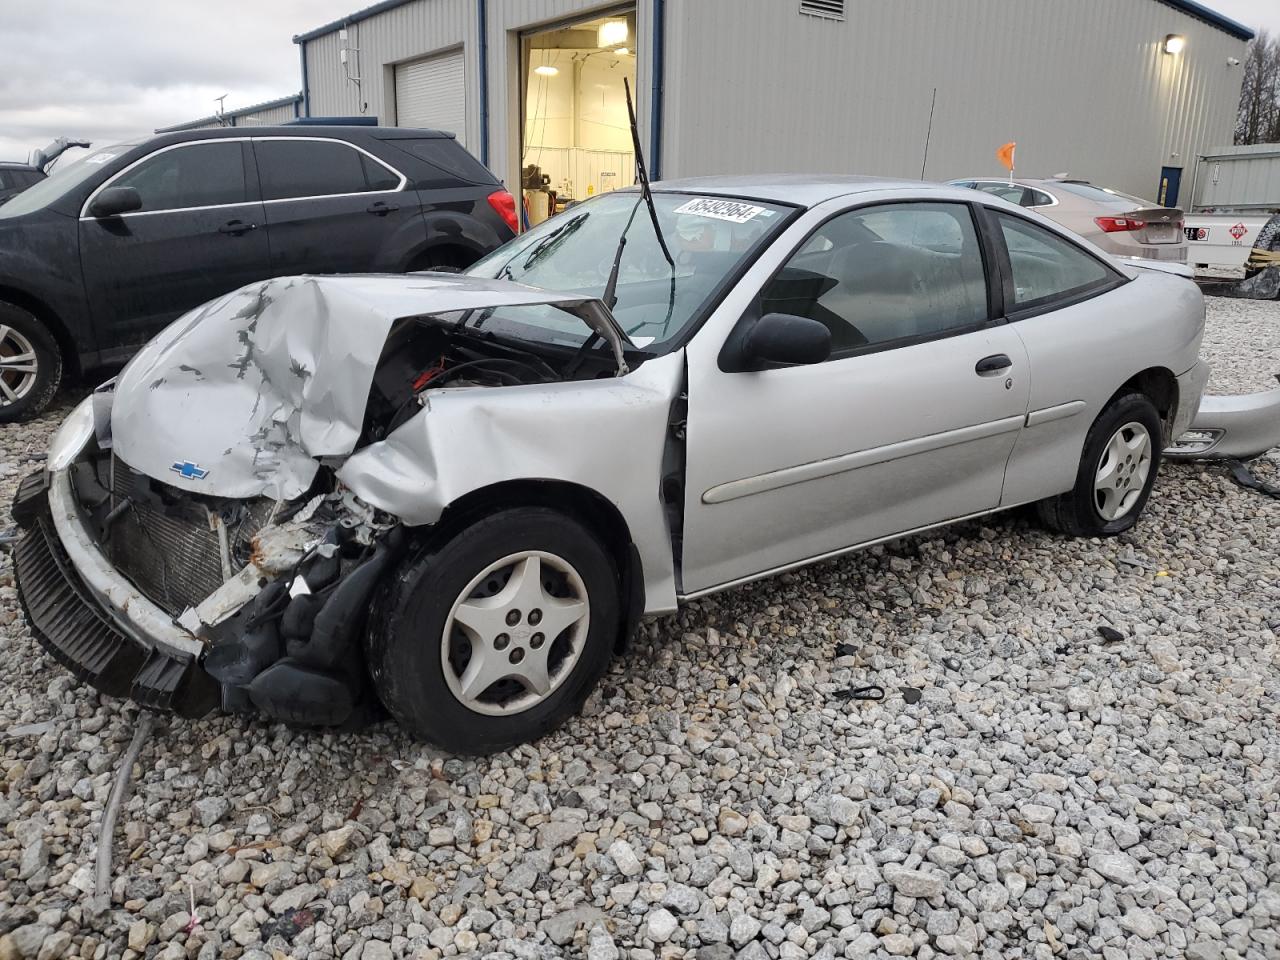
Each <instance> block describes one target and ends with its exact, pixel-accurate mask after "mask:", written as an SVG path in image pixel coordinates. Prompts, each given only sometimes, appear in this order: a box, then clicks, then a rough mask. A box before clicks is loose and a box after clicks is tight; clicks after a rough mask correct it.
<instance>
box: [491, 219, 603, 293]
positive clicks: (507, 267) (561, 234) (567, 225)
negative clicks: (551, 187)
mask: <svg viewBox="0 0 1280 960" xmlns="http://www.w3.org/2000/svg"><path fill="white" fill-rule="evenodd" d="M589 216H591V213H590V211H583V212H582V213H579V214H575V215H574V216H572V217H570V218H569V219H568V220H566V221H565V222H564V223H562V224H560V226H558V227H556V228H555V229H554V230H552V231H551V232H550V233H548V234H547V235H546V236H545V237H543V238H542V239H541V240H539V241H538V242H537V243H535V244H534V245H533V247H532V248H531V249H529V248H522V249H520V250H517V251H516V252H515V255H514V256H512V258H511V259H510V260H508V261H507V262H506V263H504V264H503V265H502V269H501V270H499V271H498V274H497V276H498V277H499V278H502V277H506V278H507V279H508V280H514V279H515V277H514V276H512V274H511V265H512V264H513V263H515V262H516V261H517V260H519V259H520V256H521V254H523V253H524V252H525V249H529V255H528V256H527V257H526V258H525V261H524V266H523V267H522V269H524V270H528V269H529V268H530V267H532V266H533V265H534V264H535V263H537V262H538V261H539V260H541V259H542V258H543V257H544V256H546V255H547V254H548V253H550V252H551V251H552V249H554V248H555V247H558V246H559V245H560V244H561V243H562V242H563V241H564V240H566V239H567V238H569V237H571V236H572V235H573V233H574V231H575V230H577V229H578V228H579V227H580V226H582V224H583V222H584V221H585V220H586V219H587V217H589Z"/></svg>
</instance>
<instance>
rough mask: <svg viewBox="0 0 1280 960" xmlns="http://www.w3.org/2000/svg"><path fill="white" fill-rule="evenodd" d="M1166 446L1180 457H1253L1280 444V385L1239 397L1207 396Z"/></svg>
mask: <svg viewBox="0 0 1280 960" xmlns="http://www.w3.org/2000/svg"><path fill="white" fill-rule="evenodd" d="M1173 436H1175V437H1176V438H1177V439H1176V440H1175V442H1174V443H1173V445H1172V446H1170V447H1169V448H1168V449H1166V450H1165V456H1166V457H1172V458H1174V459H1179V460H1209V459H1212V460H1250V459H1253V458H1254V457H1258V456H1261V455H1262V454H1264V453H1266V452H1267V451H1268V450H1271V449H1272V448H1274V447H1277V446H1280V387H1278V388H1276V389H1274V390H1264V391H1262V392H1261V393H1249V394H1244V395H1243V396H1238V397H1214V396H1209V397H1204V398H1203V399H1202V400H1201V401H1200V406H1199V409H1198V411H1197V412H1196V414H1195V417H1194V419H1193V420H1192V421H1191V424H1190V426H1189V427H1187V428H1186V429H1185V430H1183V431H1178V430H1175V431H1174V433H1173Z"/></svg>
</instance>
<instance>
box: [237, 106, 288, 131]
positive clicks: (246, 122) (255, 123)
mask: <svg viewBox="0 0 1280 960" xmlns="http://www.w3.org/2000/svg"><path fill="white" fill-rule="evenodd" d="M294 116H295V114H294V107H293V104H292V103H286V104H282V105H281V106H278V107H270V108H268V109H266V110H255V111H254V112H253V113H245V114H236V126H237V127H265V126H271V125H272V124H278V123H288V122H289V121H290V120H292V119H293V118H294Z"/></svg>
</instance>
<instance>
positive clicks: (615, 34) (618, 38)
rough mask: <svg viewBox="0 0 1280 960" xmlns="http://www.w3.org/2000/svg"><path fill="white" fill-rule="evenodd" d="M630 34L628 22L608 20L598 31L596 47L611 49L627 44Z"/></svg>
mask: <svg viewBox="0 0 1280 960" xmlns="http://www.w3.org/2000/svg"><path fill="white" fill-rule="evenodd" d="M628 33H629V31H628V30H627V21H625V20H606V21H605V22H604V23H602V24H600V29H599V30H597V31H596V46H598V47H602V48H604V49H609V48H612V47H616V46H618V45H619V44H623V43H626V42H627V35H628Z"/></svg>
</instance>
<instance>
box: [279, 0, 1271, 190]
mask: <svg viewBox="0 0 1280 960" xmlns="http://www.w3.org/2000/svg"><path fill="white" fill-rule="evenodd" d="M1251 37H1252V32H1251V31H1250V30H1249V29H1248V28H1247V27H1244V26H1242V25H1240V24H1238V23H1235V22H1233V21H1231V20H1228V19H1226V18H1225V17H1222V16H1220V15H1219V14H1217V13H1215V12H1213V11H1212V10H1210V9H1208V8H1206V7H1204V6H1202V5H1201V4H1199V3H1195V2H1192V0H1067V2H1064V0H964V2H960V0H952V2H947V3H939V2H937V0H632V2H624V3H616V2H614V3H607V2H606V3H601V2H598V0H384V2H382V3H378V4H376V5H374V6H371V7H368V8H366V9H364V10H361V11H358V12H356V13H352V14H351V15H349V16H347V17H345V18H343V19H342V20H339V21H335V22H333V23H330V24H326V25H325V26H322V27H319V28H317V29H315V30H311V31H309V32H307V33H304V34H301V35H299V36H297V37H295V38H294V41H295V42H296V43H297V44H298V45H299V48H300V53H301V66H302V88H303V89H302V98H303V99H302V110H303V113H304V115H307V116H324V115H366V116H375V117H377V118H378V120H379V121H380V122H382V123H385V124H399V125H406V126H407V125H412V126H433V127H439V128H443V129H447V130H453V131H454V132H455V133H456V134H457V136H458V139H459V140H461V141H462V142H463V143H465V144H466V146H467V147H468V148H469V149H470V150H471V152H472V153H474V154H475V155H476V156H478V157H479V158H480V159H481V160H483V161H484V162H485V163H486V164H488V165H489V166H490V168H491V169H493V170H494V172H495V173H497V175H498V176H499V177H501V178H503V179H504V180H505V181H506V182H507V183H508V184H510V185H514V184H517V183H522V184H523V186H524V187H525V188H526V189H529V188H536V189H540V190H542V191H544V192H547V191H550V192H551V193H552V195H553V197H555V196H558V197H560V198H564V197H570V198H575V199H580V198H581V197H583V196H585V195H587V194H590V193H595V192H600V191H602V190H609V189H612V188H614V187H617V186H625V185H628V184H630V183H631V181H632V166H631V146H630V139H629V137H628V136H627V127H626V109H625V101H624V99H623V94H622V79H623V78H624V77H625V78H627V80H628V81H630V82H631V84H632V88H633V90H634V91H635V95H636V101H637V110H638V118H639V126H640V129H641V133H642V143H643V144H644V146H645V149H646V152H647V153H648V155H649V164H650V168H651V170H652V171H653V172H654V173H655V174H656V175H661V176H663V177H675V176H686V175H696V174H708V173H739V172H742V173H746V172H777V171H811V172H844V173H870V174H882V175H890V176H899V177H921V176H922V175H923V176H924V177H925V178H926V179H930V180H945V179H950V178H956V177H962V176H974V175H990V174H992V173H996V172H998V171H997V170H996V169H995V168H996V162H995V157H994V153H995V150H996V148H997V147H998V146H999V145H1000V144H1002V143H1004V142H1006V141H1009V140H1015V141H1017V144H1018V147H1017V161H1018V168H1017V169H1018V172H1019V173H1020V174H1023V175H1026V176H1051V175H1053V174H1056V173H1063V172H1066V173H1070V174H1071V175H1072V176H1079V177H1087V178H1090V179H1092V180H1094V181H1095V182H1098V183H1102V184H1106V185H1108V186H1111V187H1115V188H1118V189H1121V190H1124V191H1127V192H1130V193H1135V194H1138V195H1140V196H1145V197H1148V198H1155V197H1157V196H1158V195H1163V197H1164V199H1165V200H1166V201H1167V202H1169V203H1174V202H1176V201H1177V198H1178V193H1179V189H1180V185H1181V183H1180V181H1181V176H1182V170H1183V168H1184V166H1185V167H1188V168H1190V167H1191V166H1193V165H1194V163H1195V159H1196V157H1197V156H1199V155H1200V154H1202V153H1205V152H1206V151H1207V150H1208V149H1209V148H1210V146H1211V145H1213V144H1217V143H1222V142H1226V141H1229V140H1230V136H1231V131H1232V128H1233V124H1234V118H1235V109H1236V103H1237V100H1238V99H1239V93H1240V83H1241V68H1240V60H1242V59H1243V57H1244V51H1245V43H1246V42H1247V41H1248V40H1249V39H1250V38H1251ZM1188 177H1190V170H1188ZM528 196H529V193H526V197H528ZM553 202H554V201H553Z"/></svg>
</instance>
